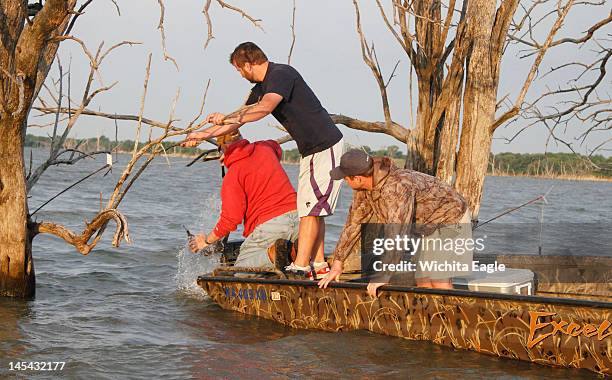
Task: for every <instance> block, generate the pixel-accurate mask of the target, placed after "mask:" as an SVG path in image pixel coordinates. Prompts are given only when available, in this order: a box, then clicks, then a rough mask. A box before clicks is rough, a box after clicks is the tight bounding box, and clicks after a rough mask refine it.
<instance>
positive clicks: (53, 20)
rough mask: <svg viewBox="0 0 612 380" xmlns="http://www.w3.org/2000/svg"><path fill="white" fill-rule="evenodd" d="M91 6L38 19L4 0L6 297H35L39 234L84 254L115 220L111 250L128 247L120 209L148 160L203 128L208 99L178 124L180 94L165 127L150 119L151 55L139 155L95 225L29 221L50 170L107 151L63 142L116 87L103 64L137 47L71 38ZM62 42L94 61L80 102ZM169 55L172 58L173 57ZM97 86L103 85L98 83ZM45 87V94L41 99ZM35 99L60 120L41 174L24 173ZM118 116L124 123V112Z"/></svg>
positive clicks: (48, 11) (2, 248)
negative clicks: (32, 196) (93, 45)
mask: <svg viewBox="0 0 612 380" xmlns="http://www.w3.org/2000/svg"><path fill="white" fill-rule="evenodd" d="M113 2H114V1H113ZM90 3H91V1H84V2H83V3H82V5H81V6H80V7H79V8H78V9H76V6H77V1H76V0H47V1H45V3H44V5H43V6H42V7H41V8H40V9H37V12H36V13H32V12H30V15H31V16H32V17H31V18H28V11H29V8H28V4H27V1H26V0H19V1H17V0H15V1H2V2H0V16H1V17H0V18H1V19H2V24H3V28H2V30H1V31H0V34H1V36H2V43H1V44H0V216H1V217H0V296H12V297H22V298H27V297H32V296H33V295H34V292H35V272H34V263H33V259H32V240H33V238H34V237H35V236H36V235H37V234H41V233H48V234H53V235H56V236H58V237H60V238H62V239H63V240H65V241H66V242H67V243H69V244H71V245H73V246H74V247H75V248H76V249H77V251H78V252H80V253H82V254H84V255H86V254H88V253H89V252H90V251H91V250H92V249H93V248H94V247H95V246H96V244H97V243H98V242H99V241H100V239H101V237H102V234H103V233H104V231H105V230H106V228H107V227H108V224H109V222H111V221H113V222H114V223H115V225H116V226H115V233H114V237H113V245H115V246H118V245H119V244H120V242H121V241H122V240H125V241H128V242H129V241H130V237H129V232H128V225H127V220H126V219H125V217H124V216H123V215H122V214H121V212H120V211H119V210H118V207H119V205H120V203H121V201H122V200H123V198H124V197H125V194H126V193H127V192H128V191H129V189H130V188H131V187H132V185H133V184H134V182H135V181H136V180H137V179H138V177H139V176H140V175H141V174H142V172H143V171H144V170H145V169H146V167H147V166H148V165H149V163H150V162H151V161H152V160H153V159H154V158H155V157H156V156H158V155H159V154H163V153H164V151H165V150H164V146H163V145H162V141H164V140H165V139H167V138H170V137H174V136H179V135H184V134H186V133H189V132H190V131H193V130H195V129H196V128H199V127H200V126H201V123H199V122H198V120H199V119H200V118H201V116H202V111H203V106H204V103H203V102H204V100H203V102H202V107H201V108H200V112H199V114H198V115H197V116H196V117H195V118H194V119H193V120H192V121H191V123H189V124H188V125H186V126H185V127H183V128H179V127H176V126H175V125H174V123H175V122H176V120H175V119H174V116H173V115H174V107H175V106H176V101H177V100H178V93H177V98H176V99H175V102H174V103H173V104H172V107H171V112H170V117H169V119H168V121H167V122H159V121H155V120H151V119H148V118H146V117H144V115H143V111H144V99H145V97H146V94H147V83H148V80H149V73H150V65H151V56H150V55H149V60H148V64H147V68H146V74H145V86H144V91H143V98H142V101H141V108H140V112H139V114H138V115H137V116H134V117H133V119H132V120H134V121H136V122H137V128H136V142H135V145H134V150H133V153H132V156H131V159H130V161H129V163H128V165H127V166H126V168H125V169H124V171H123V173H122V175H121V176H120V178H119V180H118V182H117V184H116V186H115V188H114V191H113V193H112V194H111V195H110V196H109V199H108V202H107V204H106V206H104V207H102V204H101V206H100V211H99V212H98V213H97V215H94V216H93V217H92V218H91V221H90V222H86V223H85V224H86V225H85V227H84V229H83V231H82V232H81V233H75V232H73V231H71V230H69V229H67V228H66V227H64V226H62V225H59V224H57V223H54V222H52V221H40V222H39V221H36V220H34V219H33V218H31V212H30V210H29V207H28V202H27V197H28V192H29V191H30V189H31V188H32V187H33V186H34V185H35V184H36V182H37V181H38V180H39V178H40V177H41V176H42V175H43V174H44V173H45V171H46V170H47V169H49V168H50V167H52V166H56V165H72V164H76V163H77V162H79V161H81V160H83V159H86V158H89V157H91V156H92V155H96V154H103V153H108V152H84V151H82V150H80V149H79V147H78V146H76V147H73V148H67V147H66V145H65V143H66V139H67V137H68V135H69V133H70V131H71V130H72V128H73V127H74V125H75V124H76V122H77V120H78V119H79V118H80V117H81V116H82V115H87V114H88V112H87V111H88V110H87V106H88V105H89V104H90V103H91V101H92V100H93V99H94V97H95V96H96V95H98V94H100V93H102V92H105V91H109V90H110V89H111V88H112V87H113V86H114V83H113V84H110V85H105V84H104V83H103V81H102V76H101V73H100V66H101V65H102V63H103V62H104V60H105V59H106V58H107V57H108V56H109V54H110V53H111V52H112V51H114V50H115V49H117V48H120V47H122V46H125V45H130V44H133V43H132V42H129V41H124V42H120V43H118V44H115V45H113V46H111V47H110V48H108V49H104V44H100V46H98V48H97V50H96V51H95V53H92V51H90V50H89V49H88V47H87V46H86V44H85V43H84V42H83V41H81V40H80V39H78V38H76V37H74V36H72V35H70V34H69V33H70V31H71V29H72V27H73V26H74V23H75V21H76V19H77V18H78V17H79V16H80V15H82V14H83V12H84V11H85V8H86V7H87V6H88V5H89V4H90ZM160 4H161V2H160ZM162 20H163V18H162ZM162 22H163V21H162ZM160 24H161V22H160ZM162 39H163V33H162ZM60 43H77V44H79V45H80V46H81V48H82V50H83V53H84V54H85V55H86V56H87V57H88V59H89V64H90V71H89V75H88V78H87V80H86V82H85V84H86V85H85V89H84V92H83V94H82V96H80V97H78V99H79V100H78V101H76V102H75V101H74V99H73V97H72V94H71V91H70V87H71V86H70V79H71V76H70V75H71V74H70V71H69V70H68V71H67V72H66V71H65V69H64V67H63V66H62V64H61V62H60V60H59V59H57V61H56V52H57V49H58V46H59V44H60ZM164 49H165V48H164ZM164 52H165V50H164ZM165 58H166V59H169V58H168V56H167V54H165ZM54 61H56V62H57V68H58V78H57V80H56V81H53V80H50V81H46V80H47V77H48V74H49V72H50V70H51V67H52V64H53V62H54ZM51 79H52V78H51ZM96 82H98V83H99V84H98V85H96ZM43 88H44V89H45V91H46V96H41V95H40V93H41V90H42V89H43ZM207 88H208V86H207ZM205 95H206V92H205ZM205 95H204V99H205ZM45 98H47V100H45ZM48 98H50V100H49V99H48ZM36 99H38V100H39V102H40V104H39V105H38V106H37V107H35V109H38V110H39V111H41V112H42V113H43V114H51V115H53V116H54V120H53V121H52V122H51V126H53V134H52V136H51V146H50V151H49V157H48V159H46V160H45V161H44V162H43V163H42V164H41V165H40V166H39V167H37V168H35V169H33V168H32V163H31V160H30V167H29V169H28V170H27V174H26V163H25V160H24V140H25V135H26V131H27V128H28V124H27V120H28V115H29V114H30V112H31V110H32V109H34V108H33V104H34V102H35V100H36ZM89 114H90V113H89ZM116 116H118V117H117V118H118V119H119V118H121V116H120V115H116ZM143 124H147V125H149V126H151V127H157V128H160V129H161V131H162V133H161V135H160V136H159V137H155V138H152V137H151V134H149V139H148V140H147V141H146V142H145V143H139V140H140V133H141V127H142V125H143ZM109 166H110V165H109V164H107V165H105V166H103V167H102V168H101V169H100V170H103V169H108V168H109ZM94 173H96V172H94ZM94 173H92V174H94Z"/></svg>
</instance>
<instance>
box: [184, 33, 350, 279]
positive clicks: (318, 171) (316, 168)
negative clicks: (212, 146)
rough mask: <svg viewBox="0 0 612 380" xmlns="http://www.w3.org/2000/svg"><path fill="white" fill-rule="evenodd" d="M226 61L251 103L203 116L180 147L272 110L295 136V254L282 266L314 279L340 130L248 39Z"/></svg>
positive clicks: (321, 264)
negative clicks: (236, 111) (234, 112)
mask: <svg viewBox="0 0 612 380" xmlns="http://www.w3.org/2000/svg"><path fill="white" fill-rule="evenodd" d="M230 63H231V64H232V65H233V66H234V67H235V68H236V70H238V72H239V73H240V75H241V76H242V77H243V78H244V79H246V80H248V81H249V82H251V83H254V84H255V86H253V88H252V89H251V94H250V96H249V98H248V100H247V102H246V104H247V105H251V107H250V108H248V109H246V110H245V111H244V112H242V113H241V114H240V115H239V116H237V117H235V118H231V120H228V118H227V117H226V115H224V114H222V113H212V114H210V115H208V116H207V118H206V121H207V122H209V123H213V124H214V125H213V126H212V127H209V128H207V129H205V130H203V131H200V132H193V133H190V134H189V135H187V138H186V140H185V142H183V146H196V145H197V144H199V142H201V141H202V140H204V139H209V138H213V137H217V136H220V135H224V134H227V133H229V132H231V131H234V130H236V129H238V128H240V127H241V126H242V125H244V124H246V123H250V122H254V121H257V120H260V119H262V118H264V117H265V116H267V115H269V114H272V115H273V116H274V117H275V118H276V119H277V120H278V121H279V122H280V123H281V124H282V125H283V127H284V128H285V129H286V130H287V132H288V133H289V134H290V135H291V137H292V138H293V139H294V140H295V142H296V144H297V147H298V150H299V152H300V155H301V156H302V157H301V159H300V174H299V183H298V192H297V206H298V214H299V217H300V227H299V238H298V240H299V244H298V253H297V257H296V259H295V261H294V262H293V263H291V265H289V266H288V267H287V268H286V269H287V271H289V272H293V273H298V274H302V273H303V274H305V275H308V276H310V277H311V278H313V277H314V279H320V278H322V277H324V276H325V275H326V274H327V273H329V266H328V265H327V263H326V262H325V258H324V251H323V250H324V236H325V220H324V217H325V216H328V215H331V214H332V213H333V212H334V209H335V207H336V202H337V200H338V194H339V192H340V184H341V181H334V180H332V179H331V177H330V175H329V172H330V170H332V169H333V168H335V167H336V166H338V165H339V163H340V156H342V153H343V151H344V140H343V138H342V132H340V130H339V129H338V127H336V125H335V124H334V122H333V121H332V119H331V117H330V116H329V114H328V113H327V111H326V110H325V108H323V106H322V105H321V102H320V101H319V99H318V98H317V97H316V95H315V94H314V92H313V91H312V89H311V88H310V87H309V86H308V84H306V82H305V81H304V79H303V78H302V76H301V75H300V74H299V73H298V72H297V71H296V70H295V69H294V68H293V67H291V66H289V65H284V64H280V63H274V62H270V61H268V58H267V57H266V55H265V53H264V52H263V51H262V50H261V49H260V48H259V47H258V46H257V45H255V44H254V43H252V42H244V43H242V44H240V45H238V46H237V47H236V49H234V52H233V53H232V54H231V55H230ZM313 259H314V264H313V267H314V268H312V269H314V270H311V267H310V261H311V260H313Z"/></svg>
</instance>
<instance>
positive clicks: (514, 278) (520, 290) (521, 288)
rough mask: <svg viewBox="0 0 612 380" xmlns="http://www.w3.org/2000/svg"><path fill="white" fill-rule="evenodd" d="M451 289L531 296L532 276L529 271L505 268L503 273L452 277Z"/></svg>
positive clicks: (478, 273) (479, 273) (532, 287)
mask: <svg viewBox="0 0 612 380" xmlns="http://www.w3.org/2000/svg"><path fill="white" fill-rule="evenodd" d="M453 287H454V288H455V289H469V290H473V291H480V292H492V293H503V294H519V295H533V291H534V276H533V272H532V271H530V270H529V269H513V268H507V267H506V269H505V270H504V271H496V272H493V273H483V272H476V273H474V274H473V275H471V276H466V277H454V278H453Z"/></svg>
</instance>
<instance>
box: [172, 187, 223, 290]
mask: <svg viewBox="0 0 612 380" xmlns="http://www.w3.org/2000/svg"><path fill="white" fill-rule="evenodd" d="M199 207H200V209H201V210H202V212H201V214H200V216H199V218H198V223H197V225H198V227H199V229H198V230H197V231H193V233H194V234H197V233H201V232H208V231H210V230H211V229H212V227H213V226H214V223H215V222H216V220H217V219H216V218H217V216H218V215H219V211H220V210H221V200H220V198H219V195H218V193H217V194H210V195H209V196H208V197H206V198H203V200H202V203H201V204H200V206H199ZM176 258H177V271H176V275H175V276H174V278H175V282H176V286H177V288H178V289H179V290H180V291H182V292H183V293H185V294H187V295H189V296H194V297H197V298H201V297H206V292H205V291H204V290H203V289H202V288H200V287H199V286H198V285H197V283H196V280H197V279H198V276H201V275H203V274H205V273H210V272H212V270H213V269H215V268H216V267H217V266H218V265H219V258H220V256H219V255H212V256H204V255H200V254H193V253H191V251H190V250H189V247H188V246H187V242H185V245H184V246H183V247H179V248H178V249H177V253H176Z"/></svg>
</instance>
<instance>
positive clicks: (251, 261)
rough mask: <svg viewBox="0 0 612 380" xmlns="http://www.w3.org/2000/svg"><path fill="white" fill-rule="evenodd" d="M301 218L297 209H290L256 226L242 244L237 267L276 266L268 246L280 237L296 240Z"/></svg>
mask: <svg viewBox="0 0 612 380" xmlns="http://www.w3.org/2000/svg"><path fill="white" fill-rule="evenodd" d="M299 225H300V218H298V214H297V211H290V212H287V213H284V214H283V215H279V216H277V217H275V218H272V219H270V220H268V221H267V222H265V223H262V224H260V225H259V226H257V227H255V229H254V230H253V232H251V234H250V235H249V236H248V237H247V238H246V239H245V240H244V243H242V245H241V246H240V254H239V255H238V258H237V259H236V263H235V264H234V265H235V266H237V267H257V268H268V267H274V263H272V262H271V261H270V258H269V257H268V247H270V246H271V245H272V244H274V242H275V241H276V240H278V239H285V240H291V241H293V242H295V241H296V240H297V238H298V227H299Z"/></svg>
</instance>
